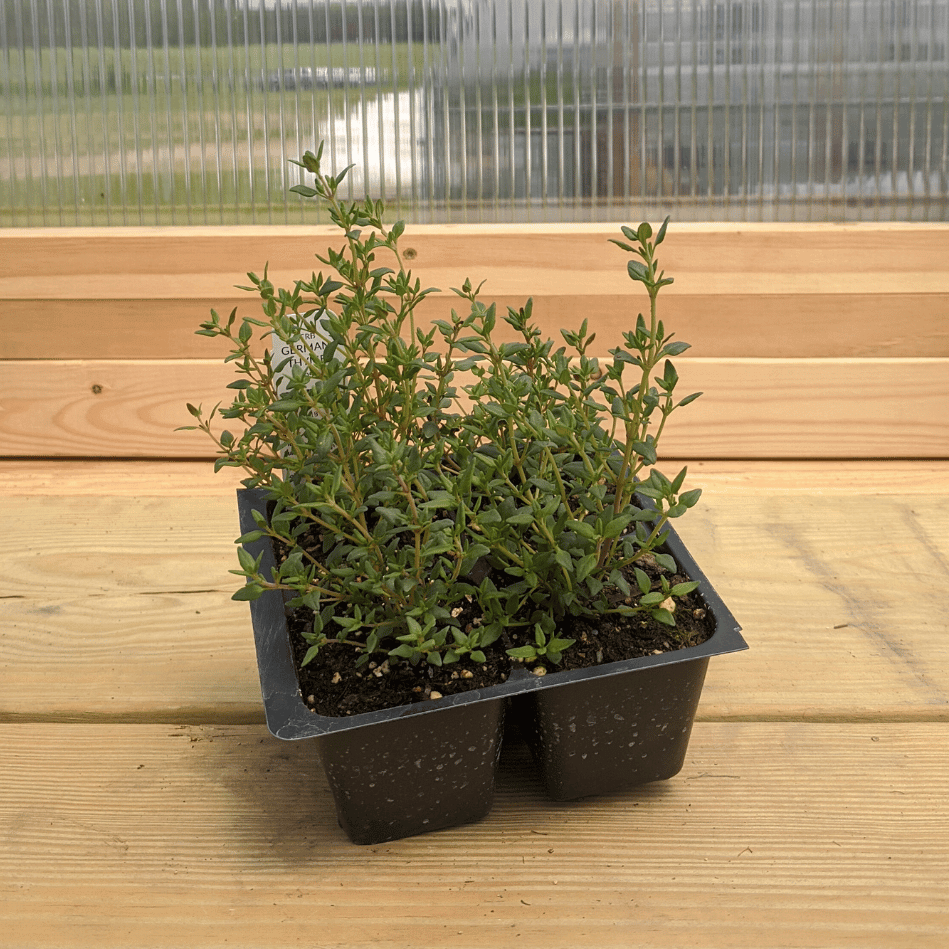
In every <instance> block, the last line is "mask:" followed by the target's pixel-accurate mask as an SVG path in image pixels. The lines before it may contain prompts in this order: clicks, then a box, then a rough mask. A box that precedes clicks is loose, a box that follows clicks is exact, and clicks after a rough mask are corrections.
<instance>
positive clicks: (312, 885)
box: [0, 459, 949, 949]
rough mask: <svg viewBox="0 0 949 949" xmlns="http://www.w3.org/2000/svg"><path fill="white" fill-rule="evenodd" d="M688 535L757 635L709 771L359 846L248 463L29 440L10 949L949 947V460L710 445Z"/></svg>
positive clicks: (509, 797) (0, 853)
mask: <svg viewBox="0 0 949 949" xmlns="http://www.w3.org/2000/svg"><path fill="white" fill-rule="evenodd" d="M690 473H691V475H692V481H693V482H694V483H695V484H696V485H700V486H702V487H703V488H704V489H705V495H704V498H703V503H702V505H701V507H700V508H698V509H696V512H695V517H694V518H692V519H691V521H690V522H684V523H683V524H682V530H681V533H682V535H683V538H684V539H685V540H686V543H687V544H688V545H689V547H690V548H691V549H692V551H693V553H694V554H695V555H696V558H697V559H698V561H699V563H700V564H701V565H702V566H703V568H704V569H705V570H706V572H707V573H708V575H709V577H710V578H711V579H712V582H713V583H714V584H715V586H716V588H717V589H718V590H719V592H720V593H721V594H722V596H723V598H724V599H725V600H726V602H727V603H728V604H729V606H730V607H731V609H732V610H733V611H734V613H735V614H736V616H737V618H738V620H739V622H741V623H742V625H743V627H744V635H745V637H746V639H747V640H748V642H749V645H750V647H751V648H750V649H749V650H748V651H747V652H745V653H741V654H737V655H734V656H726V657H720V658H718V659H714V660H712V662H711V664H710V667H709V675H708V680H707V684H706V688H705V692H704V693H703V700H702V704H701V706H700V711H699V718H698V721H697V723H696V726H695V730H694V733H693V738H692V744H691V746H690V751H689V755H688V758H687V761H686V764H685V768H684V770H683V771H682V772H681V773H680V774H679V775H678V776H677V777H676V778H674V779H672V780H671V781H668V782H664V783H661V784H658V785H653V786H648V787H644V788H641V789H639V790H634V791H630V792H627V793H624V794H614V795H611V796H609V797H606V798H603V799H598V800H588V801H581V802H573V803H569V804H552V803H550V802H548V801H547V800H546V799H545V798H544V796H543V794H542V792H541V790H540V787H539V783H538V781H537V778H536V776H535V774H534V772H533V770H532V766H531V763H530V760H529V758H528V756H527V755H526V753H525V752H524V751H523V750H522V749H520V748H512V749H509V750H508V751H506V752H505V755H504V758H503V760H502V770H501V775H500V784H499V789H498V795H497V800H496V804H495V807H494V810H493V811H492V813H491V815H490V816H489V817H488V818H487V819H486V820H484V821H482V822H480V823H478V824H475V825H471V826H468V827H463V828H458V829H454V830H448V831H443V832H440V833H436V834H432V835H428V836H422V837H416V838H412V839H409V840H403V841H398V842H395V843H390V844H385V845H380V846H377V847H370V848H363V847H356V846H354V845H352V844H350V843H349V842H348V841H347V840H346V838H345V837H344V835H343V834H342V832H341V831H340V830H339V828H338V827H337V826H336V822H335V817H334V814H333V808H332V803H331V801H330V797H329V793H328V791H327V788H326V785H325V782H324V780H323V777H322V774H321V772H320V771H319V769H318V767H317V764H316V762H315V761H314V760H313V757H312V753H311V752H310V750H309V748H308V747H307V744H306V743H305V742H302V743H287V742H279V741H277V740H276V739H273V738H271V737H270V736H269V735H268V733H267V731H266V728H265V727H264V724H263V718H262V712H261V706H260V697H259V687H258V683H257V679H256V668H255V660H254V649H253V643H252V637H251V631H250V623H249V618H248V613H247V610H246V605H245V604H238V603H232V602H231V601H230V600H229V595H230V592H231V590H232V589H233V586H234V578H233V577H232V576H231V575H230V574H228V572H227V571H228V570H229V569H230V568H231V567H232V566H233V564H232V558H233V556H234V555H233V549H232V548H233V544H232V541H233V538H234V536H236V532H237V530H236V513H235V505H234V503H233V489H234V485H235V481H234V477H233V476H232V475H231V474H230V473H227V472H225V473H222V474H221V475H218V476H214V475H213V474H211V472H210V466H209V465H207V464H206V463H204V462H201V463H189V462H122V461H111V462H108V461H89V462H75V461H40V460H15V459H14V460H7V461H2V462H0V518H2V523H3V524H4V525H5V526H6V528H7V536H8V538H9V539H10V543H9V544H8V545H7V548H6V553H5V556H4V566H3V570H2V571H0V616H2V622H0V678H2V682H3V688H2V690H0V775H2V779H0V946H3V947H10V949H14V947H16V949H21V947H29V949H34V947H35V949H41V947H42V949H47V947H48V949H72V947H77V949H78V947H90V949H92V947H95V949H105V947H129V946H143V947H145V946H147V947H152V946H154V947H165V946H169V947H172V946H173V947H198V946H200V947H205V946H207V947H211V946H214V947H217V946H240V947H273V946H290V945H301V946H309V947H320V949H323V947H340V949H342V947H346V949H350V947H353V949H355V947H360V949H361V947H385V949H389V947H391V949H406V947H439V949H440V947H446V949H449V947H450V949H467V947H471V949H475V947H489V946H490V947H496V946H504V947H506V946H524V947H543V949H555V947H563V949H573V947H601V946H602V947H608V946H609V947H612V946H616V947H644V949H646V947H649V949H652V947H656V949H658V947H663V949H665V947H668V949H681V947H685V946H689V947H696V949H706V947H715V949H726V947H755V949H766V947H795V949H796V947H815V949H818V947H819V949H832V947H833V949H836V947H858V949H875V947H879V949H903V947H905V949H930V947H931V949H943V947H945V946H946V945H947V944H949V889H947V886H946V880H947V879H949V792H947V788H949V635H947V628H949V606H947V600H946V590H947V588H949V462H945V461H930V462H911V461H895V462H889V463H887V462H879V461H867V462H857V461H851V462H840V461H836V462H833V461H827V462H807V461H785V462H762V461H757V462H728V463H726V462H710V461H698V462H695V463H693V464H691V465H690Z"/></svg>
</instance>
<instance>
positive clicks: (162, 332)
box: [0, 224, 949, 359]
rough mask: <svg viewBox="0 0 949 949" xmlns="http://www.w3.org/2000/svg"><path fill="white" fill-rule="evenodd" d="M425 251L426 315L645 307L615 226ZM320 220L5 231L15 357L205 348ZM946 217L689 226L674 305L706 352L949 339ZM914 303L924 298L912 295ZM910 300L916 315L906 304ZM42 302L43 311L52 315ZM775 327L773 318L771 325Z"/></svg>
mask: <svg viewBox="0 0 949 949" xmlns="http://www.w3.org/2000/svg"><path fill="white" fill-rule="evenodd" d="M410 234H411V240H410V241H409V242H408V243H407V244H406V245H405V246H406V249H407V250H409V251H410V252H411V253H412V254H414V257H413V258H412V260H411V261H409V263H410V264H411V266H412V268H413V271H414V272H415V273H416V274H417V275H418V276H419V277H420V279H422V280H423V281H424V282H425V284H426V285H427V286H434V287H440V288H442V292H441V293H440V294H438V295H436V296H434V297H432V298H431V299H430V300H429V301H427V302H426V304H425V305H424V307H423V310H422V311H421V314H422V316H423V318H433V317H436V316H437V317H444V316H446V315H447V313H448V311H449V309H450V308H451V306H453V305H455V304H456V303H457V298H456V297H454V295H453V294H452V293H451V292H450V289H449V288H450V287H452V286H460V285H461V284H462V282H463V281H464V279H465V277H467V276H471V277H472V279H473V280H475V281H476V282H480V281H481V280H482V279H486V281H487V282H486V286H485V293H486V294H487V298H488V299H496V300H497V301H498V303H499V305H500V306H501V307H502V308H504V307H507V306H515V307H516V306H520V305H522V304H523V302H524V300H525V298H526V297H527V296H530V295H533V296H534V297H535V304H536V306H535V313H536V315H537V319H538V321H539V322H540V323H541V325H542V327H543V328H544V330H545V331H547V332H549V333H552V334H553V335H555V336H556V335H557V333H558V330H559V328H560V327H561V326H565V327H568V328H570V327H575V326H576V325H578V324H579V323H580V322H581V320H582V319H584V318H587V319H589V320H590V325H591V329H592V330H594V331H596V332H597V333H598V335H599V337H600V343H601V345H602V346H603V352H605V351H606V348H608V347H607V344H606V340H607V339H609V338H614V337H616V336H617V335H618V332H619V330H620V329H622V328H625V327H627V326H628V325H630V323H631V321H632V320H634V319H635V314H636V312H637V311H638V310H640V309H643V308H645V296H644V294H643V293H642V291H641V288H638V287H635V286H634V285H632V284H631V283H630V282H629V280H628V279H627V277H626V274H625V267H624V256H625V255H624V253H623V252H621V251H620V250H619V249H618V248H615V247H612V246H611V245H609V244H608V243H607V242H608V240H609V238H611V237H614V236H617V235H618V234H619V229H618V226H617V225H504V226H498V225H427V226H418V227H413V228H411V229H410ZM334 240H335V239H334V235H333V232H332V230H330V229H328V228H326V227H315V228H303V227H299V228H284V227H281V228H253V227H251V228H166V229H160V228H113V229H75V230H70V229H61V228H60V229H57V228H50V229H24V230H7V231H0V250H2V252H3V254H4V256H3V257H2V258H0V259H3V260H4V273H3V274H2V275H0V299H5V300H7V301H9V302H8V304H7V305H6V306H5V307H3V308H2V309H0V340H3V344H2V345H3V349H2V351H0V354H2V355H3V356H5V357H6V358H16V359H45V358H55V359H60V358H62V359H69V358H84V359H86V358H88V359H95V358H117V359H128V358H202V357H204V356H206V355H207V354H208V352H209V350H208V348H207V342H206V341H205V340H203V339H201V338H195V337H194V329H195V328H196V327H197V325H198V323H199V322H200V321H201V320H202V319H204V318H205V317H206V315H207V313H208V310H209V309H210V308H211V307H215V308H217V309H219V310H221V311H223V312H229V311H230V309H231V308H232V307H233V306H235V305H239V304H241V305H244V306H246V307H248V310H247V312H248V313H253V311H254V306H255V305H254V303H253V298H252V297H251V296H248V295H246V294H241V293H238V292H237V291H235V290H234V287H235V285H243V284H246V283H247V279H246V271H248V270H253V271H257V272H261V271H262V269H263V266H264V264H265V262H267V261H269V262H270V264H271V276H272V277H273V278H274V279H275V280H276V281H277V282H278V283H279V282H284V283H289V282H290V281H292V279H293V278H294V277H300V276H307V275H309V274H310V272H311V271H312V270H313V269H314V268H316V269H319V266H320V265H319V263H318V262H317V261H316V260H315V259H314V257H313V253H314V250H319V249H320V247H321V245H325V244H326V243H328V242H331V241H334ZM947 256H949V226H947V225H935V224H934V225H904V226H893V225H853V226H850V225H846V226H841V225H740V226H736V225H680V226H678V227H673V228H671V229H670V231H669V234H668V237H667V239H666V242H665V244H664V245H663V257H662V264H663V266H664V267H665V268H666V269H667V270H668V272H669V273H671V274H673V275H674V276H675V279H676V283H675V284H673V285H672V286H671V287H669V288H667V289H666V290H665V291H664V294H663V296H664V301H665V302H664V303H663V314H664V317H665V318H666V320H667V322H668V324H669V325H672V326H675V328H676V331H677V333H678V335H679V337H680V338H682V339H686V340H688V341H689V342H691V343H693V345H694V346H695V347H696V350H695V351H696V353H697V354H698V355H701V356H704V357H722V356H749V357H769V358H770V357H773V358H783V357H792V356H793V357H808V358H815V357H825V356H830V357H864V356H899V357H924V356H929V357H933V356H946V355H949V330H947V323H946V317H947V316H949V270H947V267H946V259H947ZM910 301H911V302H910ZM908 307H911V308H912V312H913V320H912V324H911V325H910V324H909V323H907V322H906V321H903V320H899V319H894V317H893V314H894V313H898V312H905V311H906V310H907V308H908ZM38 312H42V313H43V319H42V320H41V321H38V320H37V319H36V314H37V313H38ZM762 327H767V331H766V332H762V330H761V328H762Z"/></svg>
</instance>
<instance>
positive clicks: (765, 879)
mask: <svg viewBox="0 0 949 949" xmlns="http://www.w3.org/2000/svg"><path fill="white" fill-rule="evenodd" d="M0 736H2V737H0V770H2V773H3V774H4V782H3V784H2V786H0V831H2V839H3V842H4V846H3V848H2V849H0V946H3V947H10V949H14V947H16V949H20V947H22V946H30V947H31V949H84V947H90V949H92V947H94V949H110V947H123V949H124V947H127V946H129V945H134V946H139V947H142V949H148V947H164V946H168V945H176V946H188V947H193V949H199V947H211V946H222V945H237V946H243V947H248V949H249V947H254V946H260V947H264V946H267V947H270V946H275V945H296V944H300V945H314V946H316V945H318V946H333V947H337V949H345V947H353V949H356V947H360V949H361V947H365V946H368V945H372V946H374V947H378V949H404V947H405V946H409V945H418V946H426V947H431V949H439V947H446V949H447V947H451V949H479V947H487V946H490V947H495V946H498V945H505V946H507V945H518V946H525V947H528V949H529V947H536V949H549V947H563V949H567V947H575V946H583V947H591V949H592V947H596V949H599V947H603V949H606V947H623V949H625V947H628V946H630V945H631V944H632V943H631V940H632V941H633V943H634V944H635V945H636V946H637V947H639V949H681V947H682V946H686V945H687V946H690V947H695V949H726V947H728V949H738V947H749V949H750V947H754V949H767V947H781V949H838V947H839V949H845V947H847V949H851V947H860V949H942V947H943V946H944V945H945V937H946V932H947V931H949V892H947V890H946V887H945V880H946V876H947V871H949V846H947V839H949V838H947V837H946V834H945V829H946V827H947V825H949V798H947V796H946V794H945V788H946V784H947V781H949V762H947V758H946V755H945V753H944V749H945V747H946V743H947V740H949V733H947V726H946V725H932V724H930V725H919V724H918V725H881V724H866V725H801V724H758V723H755V724H702V723H700V724H698V725H697V726H696V728H695V731H694V733H693V737H692V744H691V747H690V751H689V756H688V758H687V761H686V765H685V768H684V770H683V771H682V773H681V774H680V775H678V776H677V777H676V778H674V779H672V780H671V781H668V782H661V783H659V784H657V785H652V786H648V787H644V788H640V789H638V790H633V791H629V792H626V793H622V794H614V795H610V796H608V797H605V798H602V799H590V800H586V801H581V802H574V803H568V804H553V803H550V802H548V801H546V799H544V798H543V797H542V794H541V792H540V789H539V786H538V782H537V779H536V777H535V775H534V773H533V770H532V767H531V764H530V760H529V757H528V756H527V755H526V753H525V752H524V751H523V750H521V749H511V750H509V751H508V752H507V753H506V754H505V756H504V758H503V759H502V769H501V775H500V782H499V788H498V793H497V797H496V801H495V806H494V808H493V810H492V813H491V814H490V816H489V817H488V818H486V819H485V820H484V821H482V822H480V823H478V824H475V825H471V826H468V827H462V828H457V829H454V830H448V831H443V832H441V833H438V834H432V835H427V836H422V837H416V838H412V839H409V840H404V841H397V842H393V843H390V844H385V845H381V846H377V847H369V848H364V847H355V846H353V845H351V844H349V843H348V842H346V841H345V840H344V838H343V835H342V833H341V831H340V830H339V828H338V827H337V826H336V822H335V818H334V816H333V813H332V806H331V803H330V799H329V794H328V792H327V789H326V785H325V783H324V779H323V777H322V774H320V773H319V772H318V771H317V770H315V763H314V761H313V759H312V757H311V752H310V750H309V748H308V746H307V744H306V743H304V742H301V743H281V742H278V741H276V740H275V739H271V738H269V737H267V736H266V735H265V733H264V731H263V729H262V728H261V727H243V728H203V727H194V726H191V727H183V728H169V727H168V726H118V727H116V726H113V727H107V726H98V727H96V726H53V725H17V726H4V727H2V728H0Z"/></svg>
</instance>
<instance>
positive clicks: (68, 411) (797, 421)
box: [0, 358, 949, 458]
mask: <svg viewBox="0 0 949 949" xmlns="http://www.w3.org/2000/svg"><path fill="white" fill-rule="evenodd" d="M677 366H678V370H679V374H680V377H681V380H682V381H681V389H680V390H679V391H682V392H683V394H685V393H688V392H692V391H697V390H701V391H704V392H705V395H704V396H703V397H702V398H701V399H699V400H698V401H697V402H695V403H693V404H692V405H691V406H689V408H688V410H684V411H683V412H681V413H680V414H679V415H678V416H677V417H676V419H675V420H674V424H673V425H670V427H669V430H668V433H667V434H666V435H665V436H664V451H665V455H666V457H690V458H703V457H705V458H729V457H730V458H754V457H770V458H795V457H797V458H801V457H810V458H821V457H837V458H840V457H847V458H859V457H875V456H886V457H893V458H913V457H930V458H942V457H947V456H949V358H946V359H884V360H874V359H869V360H849V359H847V360H837V359H826V360H806V359H785V360H778V359H771V360H742V359H718V360H716V359H698V358H694V359H685V358H683V359H679V360H678V361H677ZM233 378H234V376H233V374H232V371H231V369H230V367H229V366H225V365H224V364H223V363H218V362H210V361H203V360H201V361H199V360H167V361H165V360H141V361H123V360H90V361H83V360H71V361H31V360H23V361H19V360H14V361H11V362H8V363H6V364H4V365H3V375H2V378H0V444H2V447H0V453H2V454H3V455H5V456H8V457H18V456H19V457H22V456H53V457H57V456H59V457H68V456H99V457H101V456H112V457H125V458H128V457H151V458H155V457H161V458H183V457H208V456H209V447H213V446H209V443H208V441H207V439H206V438H204V437H203V436H202V435H201V433H200V432H191V433H188V432H175V431H174V429H175V428H176V427H177V426H179V425H187V424H189V423H190V422H191V421H192V420H191V418H190V417H189V416H188V413H187V412H186V410H185V403H186V402H194V403H196V404H197V403H204V404H205V405H206V406H208V407H210V406H212V405H214V404H215V403H216V402H219V401H221V400H226V401H230V399H229V393H228V392H227V390H226V388H225V386H226V385H227V383H228V382H229V381H231V379H233Z"/></svg>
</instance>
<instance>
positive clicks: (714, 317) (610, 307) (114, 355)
mask: <svg viewBox="0 0 949 949" xmlns="http://www.w3.org/2000/svg"><path fill="white" fill-rule="evenodd" d="M598 276H599V275H591V278H590V279H591V282H593V280H594V278H598ZM729 276H735V278H736V279H737V275H729ZM548 277H549V275H546V274H544V275H540V276H539V277H535V279H534V280H533V282H532V283H528V284H526V285H525V286H524V288H523V291H522V292H508V293H501V292H498V291H496V290H493V289H491V284H489V285H488V286H487V287H486V288H485V289H486V294H487V296H486V297H485V299H486V300H488V301H495V302H497V304H498V307H499V310H500V312H501V313H505V312H506V311H507V307H509V306H511V307H520V306H523V304H524V302H525V300H526V299H527V297H528V296H533V298H534V319H535V322H536V323H537V325H538V326H539V327H540V328H541V330H542V331H543V332H544V333H546V334H548V335H550V336H552V337H553V338H554V339H556V340H558V341H559V340H560V328H561V327H564V328H567V329H576V328H577V327H579V325H580V323H581V322H582V321H583V320H584V319H586V320H587V321H588V324H589V329H590V332H591V333H596V334H597V342H595V343H594V346H595V348H596V350H597V352H598V354H599V355H605V354H606V352H607V350H608V349H609V348H610V347H611V346H613V345H615V343H616V339H617V338H618V336H619V333H620V331H622V330H626V329H629V328H631V326H632V325H633V324H634V323H635V320H636V314H637V313H639V312H641V311H643V310H645V309H646V306H647V301H645V299H644V298H642V297H641V296H640V295H639V294H637V293H636V292H635V290H633V289H632V288H630V289H628V290H621V291H618V292H616V293H615V294H610V295H594V294H585V293H566V294H562V295H553V294H552V293H551V292H550V289H549V285H548V284H547V283H546V282H545V281H546V280H547V279H548ZM162 282H163V283H164V282H166V281H162ZM426 282H427V283H430V281H426ZM462 282H463V277H462V279H460V280H459V279H457V277H456V278H455V279H453V280H452V281H451V285H452V286H455V285H458V284H460V283H462ZM680 282H681V284H682V287H681V289H679V290H678V292H677V293H676V294H672V293H671V292H670V293H666V294H664V296H663V298H662V304H661V314H662V318H663V319H664V320H665V322H666V325H667V326H670V327H674V328H675V333H676V337H677V338H679V339H684V340H686V341H687V342H689V343H691V344H692V346H693V351H694V352H695V353H696V354H697V355H701V356H704V357H727V356H743V357H766V358H767V357H778V358H780V357H806V358H820V357H824V356H830V357H870V356H879V357H887V356H893V357H934V356H949V329H947V327H949V290H947V291H946V292H944V293H922V292H918V291H914V292H913V293H912V295H911V296H910V295H907V293H903V292H897V293H888V292H881V293H868V292H866V291H865V288H864V290H862V291H856V290H855V291H853V292H848V293H840V294H838V293H828V294H818V293H811V294H808V293H801V292H795V291H788V292H785V293H777V292H773V293H741V294H737V293H735V292H734V291H723V292H722V293H720V294H715V293H713V292H712V291H711V290H710V289H709V288H708V287H707V286H703V285H701V284H697V285H696V284H695V283H694V281H693V288H692V289H689V290H687V289H686V288H687V286H688V281H687V279H686V278H685V277H683V278H682V279H681V281H680ZM448 285H449V284H448V282H447V281H446V282H445V286H448ZM734 286H735V284H734V282H733V283H732V287H734ZM671 289H672V288H670V290H671ZM143 292H148V291H147V290H145V289H143ZM0 297H2V294H0ZM234 307H238V308H239V310H238V312H239V313H240V314H242V315H247V316H255V315H256V314H257V313H258V312H259V309H258V308H257V305H256V303H255V302H254V300H253V299H252V298H251V297H249V296H242V297H236V296H233V295H231V294H230V293H228V292H226V291H221V292H220V293H218V294H217V295H215V296H211V297H209V298H206V299H205V298H195V297H188V298H186V299H173V300H162V299H160V298H158V297H157V296H151V297H150V298H149V299H118V300H113V299H109V300H102V299H97V298H89V299H81V300H52V301H48V300H7V301H5V303H4V306H3V308H2V309H0V340H2V342H0V354H2V355H3V357H5V358H8V359H178V358H187V359H205V358H208V357H209V356H210V355H212V354H214V353H217V352H218V350H219V344H215V343H213V342H210V341H209V340H207V339H206V338H204V337H200V336H196V335H195V330H196V329H197V328H198V325H199V324H200V323H201V322H202V321H203V320H205V319H207V317H208V315H209V313H210V311H211V309H212V308H213V309H216V310H217V311H218V312H219V313H221V314H228V313H230V312H231V310H232V309H233V308H234ZM453 307H454V308H455V309H458V307H459V301H458V299H457V297H454V296H450V295H448V294H440V295H439V296H437V297H432V298H429V299H428V300H426V301H425V302H424V303H423V305H422V306H421V308H420V310H419V315H420V318H421V319H447V318H449V316H450V314H451V309H452V308H453ZM907 309H911V310H912V313H913V319H912V322H909V321H905V320H900V319H895V318H894V314H895V313H900V312H904V311H905V310H907ZM40 313H41V314H42V321H38V320H37V315H38V314H40ZM763 327H766V330H765V329H762V328H763ZM505 330H506V327H502V328H501V332H500V334H499V335H498V338H499V339H509V338H510V339H513V333H512V332H505ZM610 341H612V342H610ZM216 345H217V347H218V348H216ZM222 352H223V351H222Z"/></svg>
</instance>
